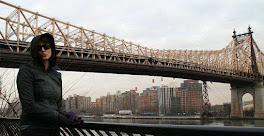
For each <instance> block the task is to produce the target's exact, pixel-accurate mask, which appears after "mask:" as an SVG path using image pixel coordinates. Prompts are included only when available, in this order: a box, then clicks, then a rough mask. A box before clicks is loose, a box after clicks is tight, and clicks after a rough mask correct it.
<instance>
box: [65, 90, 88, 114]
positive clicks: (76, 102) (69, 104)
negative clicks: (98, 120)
mask: <svg viewBox="0 0 264 136" xmlns="http://www.w3.org/2000/svg"><path fill="white" fill-rule="evenodd" d="M90 106H91V97H85V96H80V95H76V94H74V95H71V96H69V97H68V98H67V99H66V100H65V110H66V111H74V112H76V113H77V114H80V113H84V112H87V111H88V110H89V108H90Z"/></svg>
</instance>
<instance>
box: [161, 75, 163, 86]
mask: <svg viewBox="0 0 264 136" xmlns="http://www.w3.org/2000/svg"><path fill="white" fill-rule="evenodd" d="M161 86H163V77H162V78H161Z"/></svg>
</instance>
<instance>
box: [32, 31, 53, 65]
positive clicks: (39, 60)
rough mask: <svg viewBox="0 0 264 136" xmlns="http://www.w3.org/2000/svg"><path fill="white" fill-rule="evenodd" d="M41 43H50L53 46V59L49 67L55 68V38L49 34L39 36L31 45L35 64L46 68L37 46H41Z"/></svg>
mask: <svg viewBox="0 0 264 136" xmlns="http://www.w3.org/2000/svg"><path fill="white" fill-rule="evenodd" d="M40 41H41V42H44V43H49V44H50V45H51V57H50V58H49V63H50V64H49V67H50V68H51V67H54V66H55V65H56V49H55V43H54V38H53V36H52V35H51V34H49V33H45V34H42V35H38V36H36V37H34V38H33V39H32V41H31V44H30V52H31V57H32V58H33V60H34V63H36V64H38V65H40V66H43V67H44V65H43V63H42V58H41V56H40V55H39V53H38V50H37V46H39V42H40Z"/></svg>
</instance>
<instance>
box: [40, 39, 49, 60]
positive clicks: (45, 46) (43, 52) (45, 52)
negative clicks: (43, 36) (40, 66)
mask: <svg viewBox="0 0 264 136" xmlns="http://www.w3.org/2000/svg"><path fill="white" fill-rule="evenodd" d="M38 53H39V55H40V57H41V59H42V61H46V60H48V59H49V58H50V57H51V53H52V52H51V47H50V44H49V43H44V42H42V41H40V42H39V45H38Z"/></svg>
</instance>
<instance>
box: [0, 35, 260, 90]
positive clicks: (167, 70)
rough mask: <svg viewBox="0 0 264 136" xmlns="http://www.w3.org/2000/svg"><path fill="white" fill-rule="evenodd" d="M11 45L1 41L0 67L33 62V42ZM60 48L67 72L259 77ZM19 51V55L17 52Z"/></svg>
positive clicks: (232, 79) (246, 80) (225, 79)
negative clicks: (31, 52)
mask: <svg viewBox="0 0 264 136" xmlns="http://www.w3.org/2000/svg"><path fill="white" fill-rule="evenodd" d="M8 44H9V45H8ZM8 44H7V42H6V41H4V40H3V39H0V67H5V68H19V66H20V65H21V64H22V63H23V62H26V61H30V60H31V57H30V51H29V46H28V45H29V43H26V42H20V45H19V48H17V46H16V45H17V43H16V41H8ZM10 48H12V50H13V52H12V51H11V50H10ZM56 48H57V51H58V52H60V53H58V55H57V56H58V60H57V64H58V67H59V68H60V69H61V70H64V71H83V72H100V73H117V74H132V75H150V76H163V77H174V78H185V79H195V80H205V81H213V82H222V83H235V84H252V85H253V83H254V81H255V79H256V75H253V74H250V73H244V72H234V71H229V70H221V69H215V68H212V67H207V66H204V65H199V64H192V63H185V62H180V61H176V60H173V61H171V60H170V61H169V60H160V59H157V58H151V57H148V58H147V59H148V61H149V62H151V63H149V64H143V62H144V61H145V60H146V58H145V56H138V55H137V56H136V55H129V54H118V53H112V52H107V53H106V52H102V51H93V50H89V49H87V50H84V51H83V52H82V53H80V51H78V49H74V51H73V49H70V48H68V49H67V50H66V49H65V47H63V46H57V47H56ZM17 50H19V52H16V51H17ZM114 54H115V55H114ZM81 56H83V57H81ZM113 58H115V59H113ZM131 58H133V61H131ZM143 58H144V59H143ZM159 62H160V63H159Z"/></svg>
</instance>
